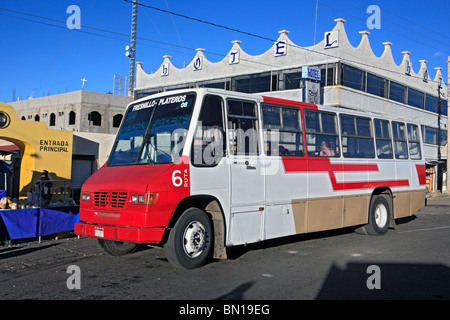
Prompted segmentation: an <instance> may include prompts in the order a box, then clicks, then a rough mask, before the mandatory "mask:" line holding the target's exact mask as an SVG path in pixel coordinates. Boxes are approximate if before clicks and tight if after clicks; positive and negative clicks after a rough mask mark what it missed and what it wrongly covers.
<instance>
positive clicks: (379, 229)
mask: <svg viewBox="0 0 450 320" xmlns="http://www.w3.org/2000/svg"><path fill="white" fill-rule="evenodd" d="M390 219H391V211H390V209H389V203H388V201H387V200H386V198H385V197H383V196H381V195H375V196H373V197H372V199H371V201H370V207H369V221H368V223H367V224H366V225H365V226H362V227H361V228H359V229H357V230H356V232H357V233H360V234H369V235H372V236H381V235H384V234H386V232H387V231H388V229H389V222H390Z"/></svg>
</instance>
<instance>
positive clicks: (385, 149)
mask: <svg viewBox="0 0 450 320" xmlns="http://www.w3.org/2000/svg"><path fill="white" fill-rule="evenodd" d="M373 123H374V126H375V139H376V148H377V156H378V158H379V159H392V158H393V157H394V154H393V152H392V142H391V131H390V130H389V128H390V126H389V121H387V120H380V119H375V120H374V121H373Z"/></svg>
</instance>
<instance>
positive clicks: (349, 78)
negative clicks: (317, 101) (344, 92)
mask: <svg viewBox="0 0 450 320" xmlns="http://www.w3.org/2000/svg"><path fill="white" fill-rule="evenodd" d="M365 78H366V73H365V72H364V71H362V70H359V69H357V68H355V67H351V66H348V65H346V64H344V65H342V84H343V85H344V86H346V87H350V88H353V89H356V90H362V91H365V87H366V86H365V83H366V79H365Z"/></svg>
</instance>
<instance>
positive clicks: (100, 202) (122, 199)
mask: <svg viewBox="0 0 450 320" xmlns="http://www.w3.org/2000/svg"><path fill="white" fill-rule="evenodd" d="M126 202H127V193H126V192H94V206H95V207H97V208H123V207H124V206H125V203H126Z"/></svg>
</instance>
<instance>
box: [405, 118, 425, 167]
mask: <svg viewBox="0 0 450 320" xmlns="http://www.w3.org/2000/svg"><path fill="white" fill-rule="evenodd" d="M407 127H408V143H409V156H410V157H411V160H420V159H422V153H421V152H420V134H419V127H418V126H416V125H414V124H410V123H408V125H407Z"/></svg>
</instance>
